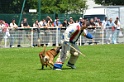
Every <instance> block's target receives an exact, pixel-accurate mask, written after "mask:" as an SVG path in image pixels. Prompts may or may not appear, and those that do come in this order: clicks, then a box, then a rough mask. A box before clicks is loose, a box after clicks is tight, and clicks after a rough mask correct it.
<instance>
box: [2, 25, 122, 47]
mask: <svg viewBox="0 0 124 82" xmlns="http://www.w3.org/2000/svg"><path fill="white" fill-rule="evenodd" d="M64 31H65V28H61V29H60V28H57V27H56V28H48V29H46V28H40V29H38V28H36V27H31V28H22V27H21V28H20V27H19V28H18V29H13V30H10V35H9V34H7V33H2V32H0V47H1V48H9V47H10V45H13V46H15V47H17V46H18V45H21V46H22V47H33V46H42V45H44V44H46V45H48V46H58V45H59V44H61V35H62V34H63V32H64ZM87 31H88V32H89V33H91V34H92V35H93V37H94V39H87V38H85V37H83V36H80V38H79V40H78V41H77V44H78V45H80V46H81V45H88V44H91V43H96V44H105V43H106V40H107V37H108V36H107V37H106V35H107V33H110V34H109V37H108V38H109V39H110V38H111V37H112V30H111V29H107V31H106V30H102V29H101V28H100V27H98V28H96V29H87ZM118 41H119V42H124V37H119V39H118ZM110 43H111V39H110Z"/></svg>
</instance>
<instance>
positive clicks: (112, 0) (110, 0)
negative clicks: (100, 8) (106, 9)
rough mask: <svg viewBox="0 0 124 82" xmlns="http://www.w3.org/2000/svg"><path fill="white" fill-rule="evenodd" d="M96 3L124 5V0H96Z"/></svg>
mask: <svg viewBox="0 0 124 82" xmlns="http://www.w3.org/2000/svg"><path fill="white" fill-rule="evenodd" d="M94 1H95V3H97V4H101V5H124V0H94Z"/></svg>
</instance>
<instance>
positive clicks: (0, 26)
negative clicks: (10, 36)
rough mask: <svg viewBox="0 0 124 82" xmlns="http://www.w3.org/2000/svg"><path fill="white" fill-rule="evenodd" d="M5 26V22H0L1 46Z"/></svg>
mask: <svg viewBox="0 0 124 82" xmlns="http://www.w3.org/2000/svg"><path fill="white" fill-rule="evenodd" d="M4 26H5V25H4V24H3V20H0V44H1V41H2V39H3V32H2V30H3V28H4Z"/></svg>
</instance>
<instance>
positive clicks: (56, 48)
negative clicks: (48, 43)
mask: <svg viewBox="0 0 124 82" xmlns="http://www.w3.org/2000/svg"><path fill="white" fill-rule="evenodd" d="M54 49H55V51H56V53H57V54H58V53H59V52H60V50H61V49H62V46H58V47H55V48H54Z"/></svg>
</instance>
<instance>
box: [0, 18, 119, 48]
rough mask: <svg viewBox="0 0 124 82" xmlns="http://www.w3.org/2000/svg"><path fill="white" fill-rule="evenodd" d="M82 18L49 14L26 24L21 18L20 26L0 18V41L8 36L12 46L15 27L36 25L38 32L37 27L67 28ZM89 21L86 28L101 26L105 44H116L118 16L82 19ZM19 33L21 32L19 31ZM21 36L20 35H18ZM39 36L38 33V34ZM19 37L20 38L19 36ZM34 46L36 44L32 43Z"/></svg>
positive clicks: (13, 20) (24, 19) (38, 30)
mask: <svg viewBox="0 0 124 82" xmlns="http://www.w3.org/2000/svg"><path fill="white" fill-rule="evenodd" d="M82 19H84V18H82V17H80V18H78V19H77V20H75V21H74V20H73V18H72V17H70V18H69V19H68V20H67V19H65V20H64V21H63V22H61V21H60V20H59V18H58V17H56V18H55V20H52V19H51V17H50V16H47V17H46V18H45V19H42V20H40V21H38V20H36V21H35V22H34V23H33V24H32V25H29V24H28V20H27V18H23V20H22V21H21V24H20V26H18V25H17V24H16V20H15V19H12V22H11V23H10V24H9V23H6V22H5V21H4V20H0V43H1V41H2V39H3V37H4V38H7V37H9V38H10V47H13V44H14V31H15V30H16V29H17V28H21V27H23V28H30V27H36V28H37V29H34V31H36V32H37V33H40V29H39V28H48V27H49V28H52V27H57V26H58V27H59V28H63V27H64V28H67V27H68V25H69V24H73V23H79V22H80V20H82ZM84 20H86V21H87V22H88V23H89V27H88V29H93V30H95V29H96V28H101V29H103V30H104V31H105V32H106V36H105V38H106V44H110V43H113V44H117V43H118V36H119V32H120V30H121V25H120V21H119V18H118V17H117V18H116V20H113V19H112V18H110V19H108V18H107V17H105V19H104V20H103V21H101V20H100V19H99V18H97V17H94V18H91V19H89V20H88V19H84ZM20 33H21V32H20ZM19 37H21V36H19ZM27 38H29V39H30V37H29V36H27ZM38 38H39V35H38ZM19 39H21V38H19ZM20 43H21V40H19V41H18V45H17V47H21V45H20ZM34 46H36V45H34Z"/></svg>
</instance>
